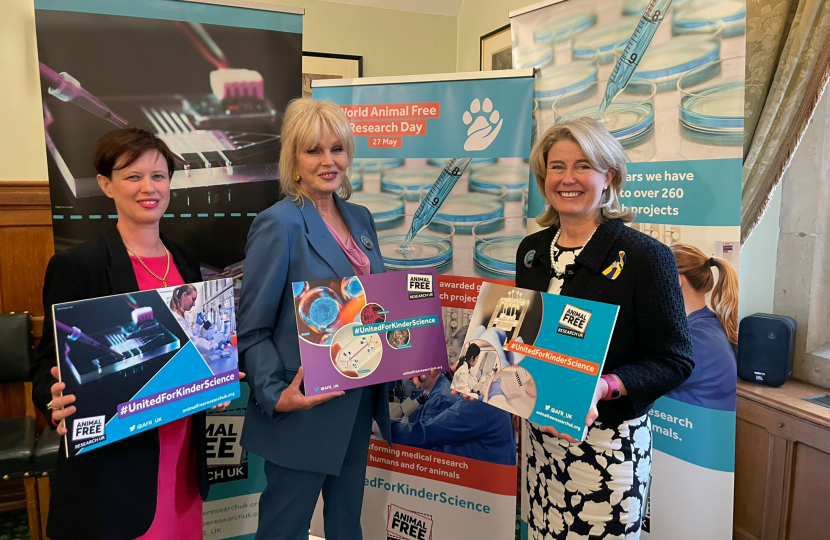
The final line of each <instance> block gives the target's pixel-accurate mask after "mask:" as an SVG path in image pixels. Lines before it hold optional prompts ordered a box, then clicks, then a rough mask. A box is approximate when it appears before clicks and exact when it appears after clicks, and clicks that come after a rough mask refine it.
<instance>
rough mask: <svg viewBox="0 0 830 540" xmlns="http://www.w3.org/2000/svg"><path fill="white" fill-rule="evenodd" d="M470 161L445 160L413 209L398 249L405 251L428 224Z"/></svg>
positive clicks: (468, 159) (458, 159) (464, 159)
mask: <svg viewBox="0 0 830 540" xmlns="http://www.w3.org/2000/svg"><path fill="white" fill-rule="evenodd" d="M470 161H471V158H451V159H450V160H449V161H448V162H447V166H446V167H444V170H443V171H441V175H440V176H439V177H438V179H437V180H436V181H435V183H434V184H433V185H432V187H431V188H430V189H429V193H428V194H427V196H426V197H425V198H424V200H423V201H421V204H420V206H418V209H417V210H416V211H415V216H414V217H413V218H412V225H411V226H410V227H409V231H408V232H407V233H406V238H405V239H404V242H403V244H402V245H401V247H400V248H399V250H401V251H406V249H407V248H408V247H409V244H410V243H411V242H412V240H414V239H415V236H416V235H417V234H418V233H419V232H421V230H422V229H423V228H424V227H426V226H427V225H429V223H430V221H432V218H434V217H435V214H436V213H438V209H439V208H440V207H441V205H442V204H444V201H445V200H447V197H448V196H449V194H450V191H452V188H453V186H455V183H456V182H458V179H459V178H461V175H462V174H464V170H465V169H466V168H467V165H469V164H470Z"/></svg>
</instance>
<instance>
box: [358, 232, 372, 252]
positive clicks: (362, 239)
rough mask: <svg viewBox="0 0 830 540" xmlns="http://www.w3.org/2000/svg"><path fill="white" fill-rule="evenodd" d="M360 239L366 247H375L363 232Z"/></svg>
mask: <svg viewBox="0 0 830 540" xmlns="http://www.w3.org/2000/svg"><path fill="white" fill-rule="evenodd" d="M360 241H361V242H363V245H364V246H365V247H366V249H372V248H374V247H375V245H374V244H373V243H372V240H371V239H370V238H369V237H368V236H366V235H365V234H364V235H361V237H360Z"/></svg>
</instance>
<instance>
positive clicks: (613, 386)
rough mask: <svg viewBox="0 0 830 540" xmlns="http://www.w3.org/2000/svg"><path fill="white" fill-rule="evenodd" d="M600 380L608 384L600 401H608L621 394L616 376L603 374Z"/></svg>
mask: <svg viewBox="0 0 830 540" xmlns="http://www.w3.org/2000/svg"><path fill="white" fill-rule="evenodd" d="M602 380H604V381H605V382H606V384H608V393H607V394H605V395H604V396H603V397H602V400H601V401H610V400H612V399H617V398H619V397H620V396H621V395H622V390H621V389H620V383H618V382H617V378H616V377H614V376H613V375H603V376H602Z"/></svg>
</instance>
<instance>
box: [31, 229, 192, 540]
mask: <svg viewBox="0 0 830 540" xmlns="http://www.w3.org/2000/svg"><path fill="white" fill-rule="evenodd" d="M161 239H162V242H164V245H165V246H167V249H169V250H170V253H171V255H172V256H173V260H174V261H175V263H176V266H177V267H178V269H179V272H180V273H181V275H182V277H183V278H184V280H185V282H187V283H192V282H197V281H201V279H202V277H201V274H200V271H199V264H198V262H197V261H196V260H195V259H194V258H192V257H191V256H189V255H186V254H185V252H184V251H183V250H182V249H181V248H180V247H179V246H177V245H176V244H174V243H172V242H170V241H169V240H167V239H166V238H165V237H164V236H163V235H162V237H161ZM136 291H138V282H137V281H136V278H135V272H134V271H133V266H132V263H131V262H130V258H129V255H128V254H127V249H126V248H125V247H124V242H123V241H122V240H121V236H120V235H119V234H118V231H117V229H115V228H113V229H112V230H111V231H110V232H108V233H107V234H105V235H103V236H101V237H99V238H97V239H95V240H91V241H89V242H86V243H84V244H81V245H79V246H77V247H74V248H72V249H70V250H67V251H62V252H60V253H56V254H55V255H54V256H53V257H52V259H51V260H50V261H49V266H47V268H46V277H45V278H44V285H43V309H44V312H45V315H46V316H45V318H44V321H43V328H44V331H43V337H42V338H41V341H40V345H39V346H38V350H37V354H36V356H35V360H34V363H33V364H32V366H31V370H30V374H31V377H32V400H33V401H34V403H35V406H36V407H37V408H38V409H40V410H41V411H42V412H43V414H44V415H46V418H47V420H48V419H50V418H51V413H50V412H49V411H48V410H47V409H46V404H47V403H49V401H51V399H52V393H51V391H50V388H51V387H52V385H53V384H54V383H55V382H56V380H55V379H54V378H53V377H52V375H51V374H50V373H49V370H50V369H51V368H52V367H53V366H55V362H56V355H55V338H54V332H52V330H51V329H52V305H53V304H58V303H61V302H71V301H75V300H84V299H88V298H96V297H99V296H107V295H112V294H123V293H129V292H136ZM49 425H50V426H51V425H52V422H51V421H50V422H49ZM204 433H205V413H198V414H195V415H193V429H192V431H191V434H192V436H193V438H194V442H195V443H196V455H197V462H196V467H197V469H198V477H199V491H200V494H201V496H202V498H205V497H206V496H207V492H208V480H207V462H206V459H205V437H204ZM158 469H159V435H158V429H152V430H149V431H146V432H143V433H140V434H138V435H134V436H132V437H129V438H127V439H123V440H121V441H118V442H115V443H112V444H109V445H106V446H103V447H101V448H98V449H96V450H95V451H94V452H90V453H89V454H81V455H79V456H75V457H73V458H71V459H67V458H66V453H65V449H64V440H63V439H62V440H61V447H60V450H59V452H58V465H57V470H56V472H55V474H54V476H53V477H52V481H51V490H52V495H51V501H50V504H49V522H48V524H47V530H46V533H47V535H48V536H49V537H50V538H52V540H75V539H83V540H129V539H132V538H136V537H138V536H141V535H142V534H144V533H145V532H147V530H148V529H149V528H150V525H151V524H152V523H153V518H154V516H155V512H156V495H157V490H158ZM119 508H120V510H119Z"/></svg>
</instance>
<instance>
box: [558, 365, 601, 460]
mask: <svg viewBox="0 0 830 540" xmlns="http://www.w3.org/2000/svg"><path fill="white" fill-rule="evenodd" d="M607 393H608V383H607V382H605V379H603V378H602V377H600V379H599V384H597V389H596V390H594V399H593V401H591V408H590V409H588V415H587V416H586V417H585V425H586V426H588V427H591V425H592V424H593V423H594V422H595V421H596V419H597V416H599V411H598V410H597V403H599V402H600V400H601V399H602V398H604V397H605V395H606V394H607ZM542 431H543V432H545V433H548V434H550V435H553V436H554V437H559V438H560V439H565V440H566V441H568V442H571V443H575V444H578V443H580V442H582V441H578V440H576V439H575V438H573V437H571V436H570V435H568V434H567V433H559V432H558V431H557V430H556V429H555V428H553V427H551V426H544V427H543V428H542Z"/></svg>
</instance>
